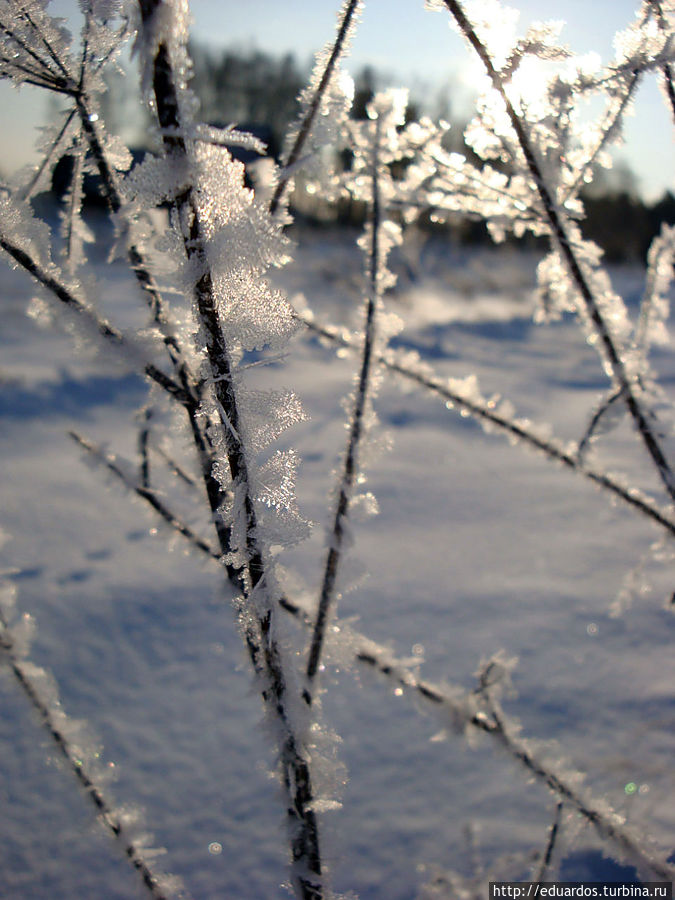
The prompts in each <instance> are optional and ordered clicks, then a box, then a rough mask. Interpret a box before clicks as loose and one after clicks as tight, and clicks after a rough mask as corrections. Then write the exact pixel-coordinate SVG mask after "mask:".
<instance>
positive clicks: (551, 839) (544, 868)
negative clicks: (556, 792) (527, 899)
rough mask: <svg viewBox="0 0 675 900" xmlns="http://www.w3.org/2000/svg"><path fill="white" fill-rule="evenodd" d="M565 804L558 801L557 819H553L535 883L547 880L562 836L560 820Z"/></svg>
mask: <svg viewBox="0 0 675 900" xmlns="http://www.w3.org/2000/svg"><path fill="white" fill-rule="evenodd" d="M563 806H564V804H563V802H562V800H560V801H558V804H557V805H556V808H555V818H554V819H553V823H552V825H551V828H550V830H549V833H548V841H547V842H546V849H545V850H544V854H543V856H542V858H541V864H540V866H539V869H538V870H537V873H536V875H535V876H534V881H544V880H545V878H546V874H547V872H548V870H549V867H550V865H551V860H552V859H553V851H554V850H555V844H556V841H557V839H558V835H559V834H560V819H561V818H562V811H563Z"/></svg>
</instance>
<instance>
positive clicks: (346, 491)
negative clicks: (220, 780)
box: [303, 116, 380, 704]
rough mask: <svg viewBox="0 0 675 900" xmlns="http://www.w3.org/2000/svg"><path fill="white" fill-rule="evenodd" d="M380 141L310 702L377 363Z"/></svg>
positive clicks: (310, 670)
mask: <svg viewBox="0 0 675 900" xmlns="http://www.w3.org/2000/svg"><path fill="white" fill-rule="evenodd" d="M379 142H380V118H379V116H378V118H377V119H376V121H375V134H374V137H373V148H372V171H371V189H372V194H371V206H372V212H371V227H372V230H371V243H370V252H369V264H368V267H369V272H368V280H369V286H368V294H367V301H366V310H365V318H366V321H365V328H364V335H363V351H362V356H361V368H360V371H359V381H358V386H357V389H356V396H355V398H354V409H353V412H352V419H351V426H350V429H349V440H348V442H347V452H346V453H345V460H344V468H343V470H342V477H341V480H340V486H339V489H338V502H337V509H336V511H335V519H334V521H333V529H332V532H331V535H330V539H329V545H328V555H327V557H326V565H325V569H324V574H323V582H322V585H321V594H320V597H319V608H318V610H317V615H316V622H315V625H314V632H313V634H312V642H311V645H310V648H309V656H308V659H307V673H306V674H307V687H306V689H305V691H304V694H303V696H304V698H305V700H306V702H307V703H308V704H311V702H312V683H313V681H314V679H315V677H316V673H317V671H318V669H319V662H320V659H321V650H322V648H323V642H324V637H325V634H326V627H327V624H328V616H329V613H330V609H331V605H332V603H333V600H334V596H335V582H336V579H337V574H338V568H339V565H340V559H341V555H342V545H343V541H344V533H345V524H346V519H347V515H348V512H349V504H350V500H351V496H352V492H353V489H354V481H355V479H356V473H357V468H358V459H357V455H358V451H359V445H360V443H361V439H362V436H363V429H364V421H363V420H364V413H365V410H366V401H367V399H368V392H369V386H370V380H371V370H372V362H373V349H374V345H375V314H376V311H377V306H378V303H379V300H380V286H379V272H380V246H379V232H380V188H379V181H378V178H379V174H378V172H379Z"/></svg>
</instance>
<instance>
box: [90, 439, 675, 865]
mask: <svg viewBox="0 0 675 900" xmlns="http://www.w3.org/2000/svg"><path fill="white" fill-rule="evenodd" d="M99 458H101V460H102V462H104V463H105V464H106V465H108V462H107V460H105V459H104V458H103V457H102V455H101V456H100V457H99ZM108 468H110V471H112V472H113V473H114V474H115V475H117V477H118V478H119V479H120V480H121V481H123V482H124V483H125V484H127V486H128V481H127V479H126V478H125V476H124V475H123V473H122V472H121V470H118V468H117V467H115V468H112V467H110V466H108ZM133 489H134V490H135V491H136V493H137V494H138V496H139V497H141V498H142V499H144V500H146V502H148V503H150V500H149V498H148V496H147V492H141V491H140V490H139V489H138V488H137V487H136V488H133ZM150 505H153V504H152V503H150ZM153 508H154V505H153ZM163 518H164V517H163ZM165 521H166V522H167V524H169V525H171V527H172V528H174V529H175V530H176V531H177V532H178V533H180V534H181V535H182V536H183V537H184V538H186V539H187V540H188V541H190V543H191V544H192V546H194V547H195V549H197V550H199V551H200V552H201V553H202V554H204V555H206V556H208V557H209V558H210V559H213V560H215V561H216V562H218V564H219V565H223V559H222V557H219V556H218V555H217V554H214V553H213V552H212V551H211V550H210V548H208V546H205V545H204V542H200V543H197V542H195V540H194V539H193V538H192V537H190V536H189V535H188V534H187V533H186V532H188V531H189V529H188V528H187V527H181V523H180V519H179V518H178V517H177V516H176V515H174V514H173V513H169V518H165ZM279 605H280V606H281V608H282V609H284V610H285V611H286V612H287V613H289V614H290V615H291V616H293V618H294V619H296V620H297V621H298V622H300V623H301V624H302V625H304V627H305V628H308V629H311V628H312V627H313V621H312V617H311V616H310V615H309V613H308V612H306V611H305V610H304V609H303V608H302V607H300V606H298V604H296V603H294V602H293V601H291V600H289V599H288V598H287V597H282V598H281V599H280V600H279ZM331 640H333V641H336V642H341V641H344V647H345V649H347V648H348V649H349V650H350V652H351V653H352V655H353V658H354V659H355V660H356V662H358V663H360V664H361V665H362V666H365V667H366V668H367V669H368V670H369V671H372V672H376V673H378V674H380V675H383V676H384V677H385V678H386V679H387V680H388V681H389V682H390V683H392V684H393V685H394V686H395V688H396V689H397V690H398V689H400V690H401V691H402V692H403V693H404V694H406V695H407V696H413V697H417V698H419V699H420V700H422V701H423V704H424V706H425V707H426V708H428V709H430V710H433V711H434V714H436V715H439V714H440V715H441V716H442V718H443V719H444V721H445V720H449V721H450V722H452V723H453V726H454V728H455V729H456V730H458V731H462V730H463V729H465V728H467V727H468V728H474V729H476V730H477V731H480V732H482V733H484V734H487V735H489V736H491V737H492V738H494V739H495V740H496V742H497V744H498V745H499V746H501V748H502V749H503V750H505V752H506V753H507V755H508V756H510V757H511V758H512V759H515V760H516V761H517V762H518V763H520V764H521V765H522V766H523V767H524V768H525V770H526V771H527V773H528V775H529V776H530V777H534V778H536V779H537V780H538V781H541V782H542V783H544V784H545V785H546V786H547V787H548V788H550V790H552V791H553V793H554V794H556V795H557V796H558V797H560V799H561V800H562V801H563V802H565V803H569V804H570V805H571V806H573V807H574V808H575V809H576V811H577V812H578V813H579V814H580V815H581V816H582V817H583V818H584V819H586V821H587V822H589V823H590V824H591V825H593V827H594V828H595V829H596V831H597V832H598V833H599V834H600V835H601V836H603V837H604V838H606V839H607V840H609V841H610V843H612V844H614V845H615V846H616V847H618V849H619V850H620V851H621V852H622V853H624V852H628V853H629V854H630V855H631V856H632V857H633V858H634V859H636V860H638V861H639V862H640V864H641V865H642V866H643V867H644V868H645V869H646V870H647V871H649V872H651V873H653V874H654V875H656V876H657V877H658V878H659V879H661V880H668V881H673V880H674V879H675V866H673V865H670V864H669V863H667V862H663V861H660V860H655V859H653V857H652V856H650V852H649V850H648V849H646V848H645V847H644V846H643V845H642V844H641V843H640V842H639V841H638V840H636V838H634V837H633V836H632V835H631V834H630V833H628V832H627V831H626V829H625V828H624V827H623V825H622V824H621V822H620V821H619V819H618V817H617V816H616V815H615V814H614V813H613V812H612V811H611V809H610V808H609V807H608V805H607V804H606V803H601V802H600V801H597V800H595V799H593V798H592V797H590V796H589V795H588V794H587V793H586V792H583V793H582V792H581V791H580V790H578V789H577V788H576V787H574V785H572V784H571V783H570V782H568V780H567V779H566V778H565V777H564V776H561V775H558V774H557V773H556V772H555V771H554V770H553V769H552V768H549V767H548V766H547V765H546V764H545V763H543V762H541V761H540V760H538V759H537V758H536V757H535V756H534V754H533V753H532V751H531V750H530V749H529V748H528V747H527V746H526V744H525V743H524V742H523V741H521V740H519V739H518V738H516V737H515V736H514V735H513V734H512V732H511V730H510V727H509V726H508V723H507V722H506V719H505V718H504V716H503V714H502V713H501V711H497V712H496V714H495V712H494V711H491V715H489V716H488V715H486V713H485V712H484V711H483V710H482V709H480V708H478V707H477V706H476V703H475V700H474V699H473V698H472V695H470V694H466V693H464V692H458V693H457V694H456V695H454V696H453V695H452V694H451V693H449V691H448V689H447V688H444V687H440V686H438V685H435V684H433V683H432V682H430V681H425V680H422V679H420V678H418V676H417V675H415V673H414V672H412V671H411V670H410V668H409V666H407V665H406V664H405V663H403V662H401V661H400V660H397V659H396V657H394V656H393V654H392V653H391V651H390V650H388V649H385V648H384V647H382V646H380V645H379V644H377V643H375V642H374V641H372V640H370V639H369V638H367V637H365V636H363V635H361V634H359V633H358V632H357V631H355V630H354V629H352V628H351V626H344V625H340V626H338V630H337V631H335V632H334V634H333V635H332V638H331ZM474 697H475V695H474ZM492 710H494V702H493V706H492Z"/></svg>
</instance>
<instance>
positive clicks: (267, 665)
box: [139, 0, 324, 900]
mask: <svg viewBox="0 0 675 900" xmlns="http://www.w3.org/2000/svg"><path fill="white" fill-rule="evenodd" d="M139 6H140V12H141V21H142V28H143V29H144V30H146V31H147V32H148V38H149V40H150V41H151V42H152V41H154V31H155V28H157V29H158V30H159V24H158V22H157V19H158V18H160V17H162V16H163V15H165V9H163V7H164V6H165V4H163V3H162V2H161V0H139ZM160 34H161V30H160ZM151 46H153V45H152V44H151ZM153 54H154V56H153V59H152V89H153V95H154V100H155V105H156V112H157V118H158V121H159V125H160V128H161V131H162V135H163V142H164V148H165V151H166V154H167V156H168V157H169V158H173V159H174V160H176V161H178V162H182V163H186V162H188V152H187V146H186V143H185V140H184V138H183V136H182V128H181V125H182V123H181V118H180V114H179V101H178V90H179V88H178V82H177V78H176V73H175V72H174V69H173V62H172V59H171V53H170V49H169V45H168V43H167V39H166V37H165V36H164V35H162V36H161V37H160V39H159V41H158V42H157V43H156V45H154V49H153ZM175 208H176V212H177V214H178V218H179V221H180V223H181V228H182V232H183V241H184V245H185V253H186V256H187V258H188V260H189V261H194V262H197V261H198V262H199V264H200V266H201V269H202V272H203V274H202V275H201V276H200V277H199V279H198V281H197V283H196V285H195V290H194V298H195V302H196V306H197V310H198V314H199V319H200V322H201V324H202V326H203V329H204V333H205V336H206V337H205V340H206V353H207V357H208V362H209V367H210V370H211V375H212V380H213V384H214V391H215V395H216V399H217V401H218V404H219V406H220V409H221V410H222V414H223V417H224V421H223V422H222V438H223V441H224V446H225V449H226V454H227V460H228V464H229V468H230V475H231V479H232V483H233V485H235V486H238V487H241V488H242V489H243V491H244V498H243V516H244V518H245V541H246V547H245V550H246V562H245V564H244V565H243V566H242V567H241V569H239V572H238V580H239V588H240V590H241V592H242V595H243V597H244V599H245V602H246V603H247V605H248V606H249V607H250V612H251V613H252V615H253V616H254V617H255V620H256V624H257V629H256V631H255V632H253V631H252V630H251V629H248V632H247V636H246V641H247V646H248V650H249V655H250V657H251V662H252V664H253V666H254V668H255V670H256V671H257V672H258V673H259V674H261V675H262V685H263V686H262V695H263V699H264V701H265V704H266V706H267V708H268V709H269V711H270V714H271V715H272V716H273V717H274V718H275V719H276V721H277V723H278V725H279V726H280V730H281V737H280V758H281V766H282V770H283V783H284V787H285V790H286V793H287V800H288V817H289V825H290V832H291V835H290V839H291V849H292V856H293V863H294V866H293V880H294V887H295V889H296V893H297V894H298V896H299V897H301V898H302V900H321V898H322V897H323V896H324V892H323V887H322V884H321V874H322V866H321V856H320V850H319V831H318V823H317V819H316V815H315V813H314V811H313V809H312V804H313V801H314V794H313V788H312V781H311V774H310V769H309V761H308V758H307V752H306V750H305V749H304V747H303V746H302V744H301V742H300V740H299V739H298V737H297V736H296V734H295V732H294V727H293V723H292V719H291V716H290V713H289V708H288V700H287V684H286V676H285V673H284V669H283V664H282V660H281V654H280V650H279V647H278V644H277V641H276V634H275V627H274V616H275V609H274V606H273V605H272V604H271V603H270V604H268V605H267V608H266V609H264V610H262V611H261V609H260V607H259V606H256V604H255V601H254V599H253V594H254V592H256V593H257V594H260V593H263V594H264V592H265V591H268V590H269V587H270V586H269V585H268V584H267V583H266V575H267V573H266V568H265V563H264V559H263V554H262V548H261V547H260V545H259V543H258V537H257V534H256V531H257V521H256V514H255V508H254V502H253V497H252V496H251V491H250V482H249V477H248V467H247V461H246V454H245V449H244V446H243V445H242V443H241V437H240V434H241V429H240V426H239V408H238V403H237V397H236V396H235V388H234V382H233V379H232V362H231V357H230V353H229V349H228V347H227V344H226V341H225V337H224V335H223V332H222V329H221V325H220V321H219V317H218V313H217V310H216V298H215V292H214V285H213V281H212V276H211V271H210V269H209V266H208V262H207V259H206V252H205V247H204V237H203V225H202V222H201V221H200V215H199V210H198V206H197V202H196V199H195V197H194V196H193V189H192V187H191V186H188V187H186V188H185V190H184V191H183V192H182V193H181V194H180V195H179V196H178V197H177V198H176V200H175ZM219 537H222V535H219ZM230 549H231V548H229V547H228V548H226V550H225V551H224V552H229V550H230Z"/></svg>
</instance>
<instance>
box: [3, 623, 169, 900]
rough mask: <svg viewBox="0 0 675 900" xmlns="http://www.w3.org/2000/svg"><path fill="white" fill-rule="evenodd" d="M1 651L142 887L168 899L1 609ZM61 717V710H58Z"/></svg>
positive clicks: (159, 897)
mask: <svg viewBox="0 0 675 900" xmlns="http://www.w3.org/2000/svg"><path fill="white" fill-rule="evenodd" d="M0 650H2V651H3V652H4V655H5V656H6V658H7V663H8V666H9V669H10V671H11V672H12V674H13V675H14V677H15V679H16V681H17V683H18V684H19V686H20V687H21V689H22V690H23V692H24V694H25V695H26V697H27V698H28V700H29V701H30V703H31V705H32V706H33V708H34V709H35V711H36V712H37V713H38V715H39V717H40V719H41V721H42V724H43V725H44V727H45V729H46V730H47V732H48V733H49V735H50V737H51V739H52V741H53V742H54V744H55V745H56V747H57V748H58V750H59V751H60V753H61V755H62V756H63V758H64V759H65V761H66V763H67V764H68V768H69V769H70V770H71V772H72V773H73V774H74V775H75V777H76V778H77V780H78V781H79V783H80V785H81V786H82V788H84V791H85V793H86V795H87V797H88V798H89V799H90V800H91V802H92V803H93V805H94V806H95V807H96V811H97V814H98V816H99V818H100V821H101V822H102V823H103V825H104V826H105V828H106V829H107V830H108V831H109V832H110V834H111V835H112V836H113V837H114V838H115V840H116V841H119V843H120V844H121V846H122V849H123V852H124V855H125V856H126V857H127V859H128V860H129V862H130V863H131V865H132V866H133V867H134V868H135V869H136V871H137V872H138V874H139V875H140V876H141V880H142V882H143V885H144V887H145V888H146V889H147V891H149V893H150V895H151V896H152V897H154V898H155V900H169V898H170V896H171V895H172V892H168V893H167V892H166V890H165V888H163V887H162V882H163V881H164V880H165V879H163V878H162V876H160V875H158V874H156V873H155V872H153V870H152V868H151V866H150V865H149V863H148V861H147V859H146V858H145V856H144V854H143V850H142V848H141V847H138V846H137V845H136V844H135V843H134V840H133V838H132V837H130V836H129V835H128V834H127V831H126V828H125V827H124V825H123V823H122V820H121V819H120V817H119V816H118V814H117V813H116V812H115V808H114V806H113V804H112V803H111V802H110V800H109V799H108V798H107V797H106V795H105V793H104V791H103V790H102V789H101V787H99V786H98V785H97V784H96V778H95V776H94V775H93V774H92V773H90V772H89V771H88V769H87V765H86V763H85V762H84V761H83V760H82V759H80V758H79V756H78V754H77V753H75V752H74V750H73V749H72V747H71V744H70V741H69V740H68V738H67V737H66V735H65V734H64V732H63V730H62V729H61V727H60V726H59V723H58V721H57V718H56V717H55V716H54V714H53V711H52V707H50V705H49V704H48V703H47V702H46V701H45V700H44V699H43V697H42V695H41V693H40V690H39V688H38V687H37V685H36V684H35V681H34V678H33V677H32V674H31V668H30V667H28V666H26V665H25V663H24V662H23V661H22V659H21V657H20V656H19V655H18V654H17V652H16V649H15V645H14V639H13V637H12V632H11V629H10V627H9V625H8V623H7V620H6V619H5V616H4V615H3V613H2V612H1V611H0ZM61 716H63V713H62V712H61Z"/></svg>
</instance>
